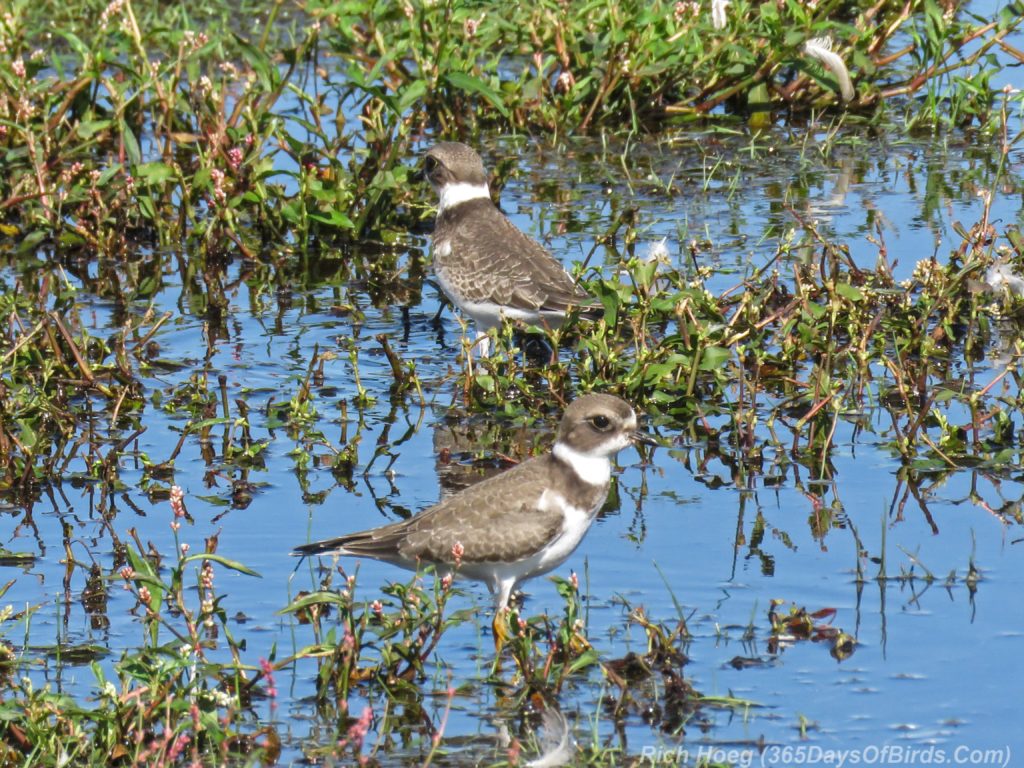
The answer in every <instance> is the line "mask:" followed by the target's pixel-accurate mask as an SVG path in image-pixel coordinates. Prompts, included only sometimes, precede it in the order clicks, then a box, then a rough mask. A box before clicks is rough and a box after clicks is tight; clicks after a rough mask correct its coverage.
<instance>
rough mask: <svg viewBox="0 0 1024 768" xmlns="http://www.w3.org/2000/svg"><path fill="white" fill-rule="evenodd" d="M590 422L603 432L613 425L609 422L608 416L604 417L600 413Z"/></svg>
mask: <svg viewBox="0 0 1024 768" xmlns="http://www.w3.org/2000/svg"><path fill="white" fill-rule="evenodd" d="M590 421H591V423H592V424H593V425H594V426H595V427H597V428H598V429H600V430H601V431H602V432H604V431H605V430H606V429H608V427H610V426H611V424H612V422H611V421H610V420H609V418H608V417H607V416H604V415H602V414H600V413H599V414H598V415H597V416H595V417H594V418H592V419H591V420H590Z"/></svg>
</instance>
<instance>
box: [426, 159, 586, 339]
mask: <svg viewBox="0 0 1024 768" xmlns="http://www.w3.org/2000/svg"><path fill="white" fill-rule="evenodd" d="M423 170H424V173H425V175H426V177H427V179H428V180H429V181H430V184H431V186H433V188H434V189H435V190H436V191H437V194H438V199H439V202H438V206H437V222H436V224H435V226H434V235H433V253H434V275H435V277H436V278H437V282H438V284H439V285H440V287H441V290H442V291H444V293H445V295H446V296H447V297H448V298H449V299H450V300H451V302H452V303H453V304H455V306H457V307H458V308H459V309H460V310H461V311H462V312H463V313H464V314H466V315H468V316H469V317H470V318H472V320H473V322H474V323H475V324H476V332H477V344H478V345H479V350H480V354H481V356H486V355H487V353H488V350H489V344H488V339H487V331H488V330H490V329H491V328H495V327H497V326H498V325H499V324H500V323H501V319H502V318H503V317H507V318H511V319H513V320H520V321H522V322H524V323H527V324H530V325H540V326H547V327H549V328H557V327H559V326H560V325H561V324H562V323H563V321H564V320H565V315H566V312H567V311H568V310H569V308H570V307H581V311H582V312H583V314H585V315H586V316H589V317H597V316H599V314H600V308H597V307H594V306H592V305H591V306H589V307H587V306H581V305H585V304H586V303H587V302H588V301H592V299H591V296H590V295H589V294H588V293H587V292H586V291H584V290H583V289H582V288H580V287H579V286H578V285H576V282H575V281H574V280H573V279H572V277H570V276H569V274H568V273H567V272H566V271H565V269H564V268H563V267H562V265H561V264H559V263H558V261H557V260H555V258H554V257H553V256H552V255H551V254H550V253H548V252H547V250H546V249H545V248H544V247H543V246H542V245H540V243H538V242H537V241H536V240H534V239H533V238H531V237H529V236H527V235H525V234H523V232H521V231H520V230H519V229H518V228H517V227H516V226H515V224H513V223H512V222H511V221H509V220H508V218H507V217H506V216H505V214H503V213H502V212H501V211H500V210H498V208H497V207H496V206H495V205H494V203H493V202H491V196H490V191H489V190H488V188H487V172H486V171H485V170H484V163H483V161H482V160H481V159H480V155H478V154H477V153H476V152H474V151H473V150H472V149H471V148H470V147H467V146H466V145H465V144H461V143H459V142H450V141H446V142H441V143H439V144H437V145H436V146H434V147H432V148H431V149H429V150H428V151H427V154H426V158H425V159H424V161H423Z"/></svg>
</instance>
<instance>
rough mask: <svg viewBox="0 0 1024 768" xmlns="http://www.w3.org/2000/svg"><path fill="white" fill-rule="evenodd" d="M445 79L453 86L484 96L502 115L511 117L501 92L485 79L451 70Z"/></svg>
mask: <svg viewBox="0 0 1024 768" xmlns="http://www.w3.org/2000/svg"><path fill="white" fill-rule="evenodd" d="M444 79H445V80H447V81H448V84H449V85H450V86H451V87H452V88H455V89H457V90H460V91H468V92H469V93H475V94H477V95H479V96H483V97H484V99H486V100H487V101H488V102H489V103H490V105H491V106H492V107H494V108H495V109H496V110H498V112H500V113H501V116H502V117H504V118H506V119H507V118H509V113H508V110H507V109H506V108H505V104H504V103H503V102H502V100H501V94H500V93H498V92H497V91H495V90H494V89H493V88H491V86H489V85H487V83H485V82H484V81H483V80H480V79H479V78H476V77H473V76H472V75H467V74H466V73H465V72H450V73H449V74H447V75H445V78H444Z"/></svg>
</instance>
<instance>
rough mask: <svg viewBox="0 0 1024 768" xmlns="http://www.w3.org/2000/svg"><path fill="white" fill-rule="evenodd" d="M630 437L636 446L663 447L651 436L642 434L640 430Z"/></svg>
mask: <svg viewBox="0 0 1024 768" xmlns="http://www.w3.org/2000/svg"><path fill="white" fill-rule="evenodd" d="M629 437H630V439H631V440H632V441H633V444H634V445H661V443H659V442H658V441H657V440H655V439H654V438H653V437H652V436H651V435H648V434H647V433H646V432H641V431H640V430H639V429H638V430H637V431H636V432H634V433H633V434H631V435H630V436H629Z"/></svg>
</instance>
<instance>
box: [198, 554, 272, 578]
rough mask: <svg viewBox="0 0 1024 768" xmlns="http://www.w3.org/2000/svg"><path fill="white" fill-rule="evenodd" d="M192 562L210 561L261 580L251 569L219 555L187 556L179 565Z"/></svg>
mask: <svg viewBox="0 0 1024 768" xmlns="http://www.w3.org/2000/svg"><path fill="white" fill-rule="evenodd" d="M194 560H212V561H213V562H215V563H220V564H221V565H223V566H224V567H225V568H230V569H231V570H233V571H238V572H239V573H244V574H246V575H247V576H255V577H257V578H260V579H262V578H263V577H262V576H260V574H258V573H257V572H256V571H254V570H253V569H252V568H249V567H248V566H246V565H242V564H241V563H240V562H238V561H237V560H229V559H228V558H226V557H221V556H220V555H212V554H210V553H209V552H201V553H199V554H195V555H189V556H188V557H186V558H185V559H184V560H182V561H181V564H182V565H184V564H185V563H191V562H192V561H194Z"/></svg>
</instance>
